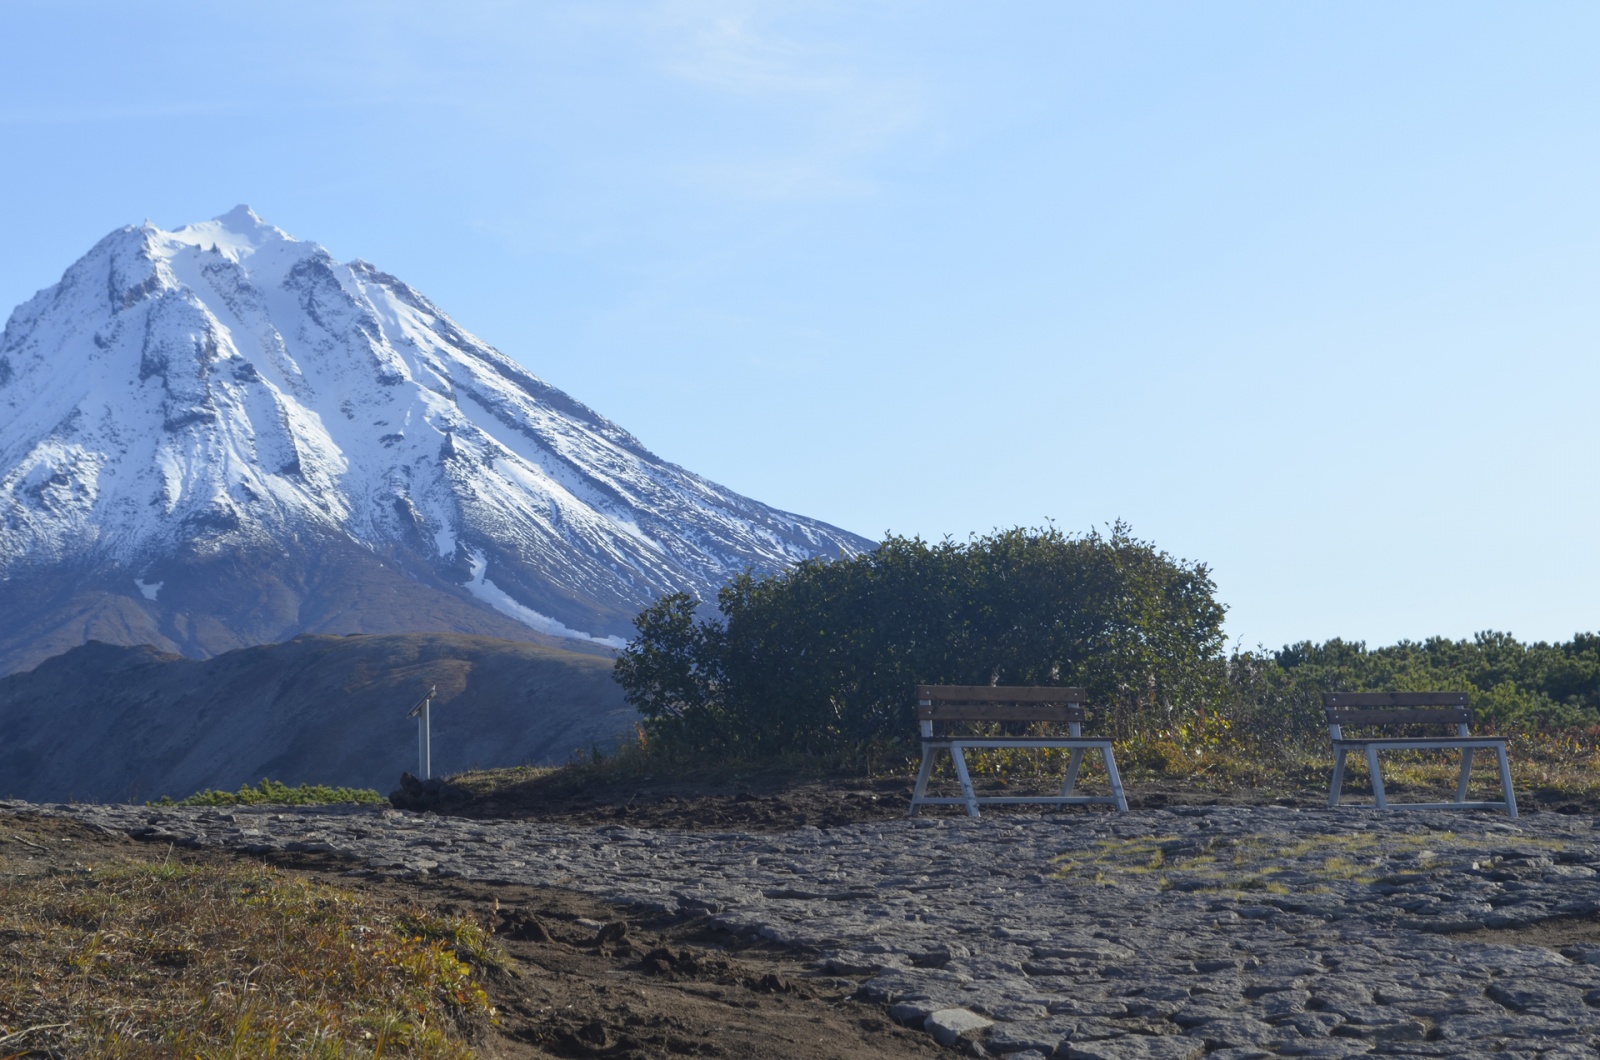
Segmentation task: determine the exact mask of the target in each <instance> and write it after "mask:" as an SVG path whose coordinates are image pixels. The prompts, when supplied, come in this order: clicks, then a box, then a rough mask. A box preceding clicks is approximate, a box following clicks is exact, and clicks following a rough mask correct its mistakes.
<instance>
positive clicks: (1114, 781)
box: [1101, 747, 1128, 813]
mask: <svg viewBox="0 0 1600 1060" xmlns="http://www.w3.org/2000/svg"><path fill="white" fill-rule="evenodd" d="M1101 753H1102V754H1103V755H1104V756H1105V760H1106V776H1107V777H1108V778H1110V780H1111V797H1112V798H1113V799H1116V800H1117V812H1118V813H1127V812H1128V800H1127V799H1126V798H1124V797H1123V794H1122V775H1121V774H1119V773H1118V772H1117V760H1116V759H1115V758H1113V757H1112V755H1111V748H1110V747H1106V748H1105V749H1104V750H1103V751H1102V752H1101Z"/></svg>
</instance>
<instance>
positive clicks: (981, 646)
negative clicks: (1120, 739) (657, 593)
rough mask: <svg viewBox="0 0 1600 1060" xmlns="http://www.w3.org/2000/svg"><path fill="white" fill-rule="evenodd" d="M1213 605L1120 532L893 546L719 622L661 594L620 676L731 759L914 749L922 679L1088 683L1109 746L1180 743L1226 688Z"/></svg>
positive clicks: (757, 594)
mask: <svg viewBox="0 0 1600 1060" xmlns="http://www.w3.org/2000/svg"><path fill="white" fill-rule="evenodd" d="M1213 591H1214V586H1213V584H1212V582H1211V577H1210V572H1209V571H1208V570H1207V569H1206V567H1205V566H1204V565H1203V564H1198V563H1189V562H1187V561H1183V560H1175V559H1173V558H1172V557H1171V556H1169V555H1168V554H1166V553H1165V552H1161V551H1159V550H1157V549H1156V548H1155V547H1154V546H1153V545H1151V544H1149V543H1148V542H1144V541H1139V540H1137V539H1135V538H1134V537H1133V536H1132V534H1131V533H1130V532H1129V529H1128V528H1127V527H1126V526H1125V525H1123V524H1121V523H1118V524H1116V525H1115V526H1113V527H1112V528H1111V530H1110V532H1109V533H1108V534H1100V533H1098V532H1091V533H1088V534H1082V535H1068V534H1064V533H1062V532H1061V531H1059V530H1056V529H1055V528H1053V527H1051V528H1046V529H1037V530H1024V529H1020V528H1019V529H1014V530H1006V531H999V532H996V533H994V534H991V535H988V536H985V537H975V538H973V539H972V540H970V541H968V542H967V543H965V544H961V543H955V542H951V541H944V542H941V543H939V544H933V545H930V544H928V543H926V542H924V541H922V540H920V539H916V538H903V537H894V536H890V537H889V538H888V539H887V540H885V541H884V542H883V543H882V544H881V545H880V546H879V547H878V548H877V549H876V550H875V551H873V552H871V553H868V554H865V555H862V556H857V557H854V558H850V559H839V560H833V561H826V560H810V561H807V562H804V563H800V564H798V565H796V566H795V567H793V568H790V569H789V570H788V571H785V572H783V573H781V574H778V575H774V576H771V577H763V578H757V577H755V576H754V575H751V574H748V573H747V574H745V575H742V576H740V577H738V578H736V579H734V581H733V582H732V583H731V584H729V585H728V586H727V587H726V588H724V589H723V590H722V592H721V593H719V594H718V598H717V608H718V611H719V612H720V617H702V616H701V614H700V611H701V606H700V603H699V601H696V600H694V599H693V598H691V597H689V596H687V595H685V594H681V593H680V594H676V595H672V596H666V597H662V598H661V599H660V600H657V601H656V603H655V604H653V605H652V606H651V607H649V608H647V609H646V610H645V611H643V612H642V613H641V614H640V615H639V617H638V618H637V619H636V620H635V624H636V626H637V628H638V630H639V635H638V637H636V638H635V639H634V641H633V642H632V643H630V644H629V645H628V647H627V648H626V649H625V650H624V651H623V653H622V656H621V658H620V659H619V660H618V662H617V668H616V675H617V680H618V681H619V682H620V683H621V684H622V686H623V689H624V691H625V694H626V697H627V699H628V702H629V703H631V704H632V705H633V706H634V707H636V708H637V709H638V710H639V711H640V713H641V714H643V715H644V717H645V719H646V727H647V730H648V732H649V735H650V736H651V738H652V739H654V740H657V741H658V742H661V743H663V744H667V745H671V746H673V747H675V748H679V749H690V750H694V751H697V752H702V753H709V754H713V755H718V756H723V757H729V756H744V757H750V758H770V757H774V756H779V755H793V754H811V755H828V754H836V753H838V752H839V751H841V750H852V749H857V748H862V747H881V746H884V745H899V746H905V745H908V744H909V743H913V742H914V741H915V733H916V725H915V719H914V715H913V705H912V686H913V685H914V684H915V683H917V682H924V683H930V684H973V685H987V684H1022V685H1027V684H1038V685H1068V686H1072V685H1076V686H1082V687H1084V688H1086V689H1087V690H1088V692H1089V696H1090V699H1091V703H1092V704H1093V706H1094V708H1095V709H1096V710H1098V711H1099V714H1100V716H1099V717H1097V718H1096V719H1095V722H1094V724H1095V725H1096V728H1097V731H1109V732H1110V733H1112V734H1113V735H1116V736H1125V735H1127V734H1129V733H1131V732H1133V731H1135V730H1137V729H1162V730H1174V731H1176V730H1179V729H1181V728H1184V727H1186V726H1187V727H1190V728H1193V727H1194V723H1195V721H1196V719H1197V718H1202V719H1203V718H1204V717H1205V716H1206V712H1207V710H1208V709H1209V710H1210V711H1212V712H1213V713H1214V712H1215V710H1216V708H1217V705H1218V696H1219V695H1220V694H1221V692H1222V691H1223V689H1224V687H1225V682H1224V680H1223V676H1224V675H1223V670H1222V661H1223V660H1222V656H1221V651H1222V633H1221V624H1222V615H1223V608H1222V606H1221V605H1220V604H1218V603H1217V602H1216V601H1215V600H1214V599H1213V597H1212V593H1213Z"/></svg>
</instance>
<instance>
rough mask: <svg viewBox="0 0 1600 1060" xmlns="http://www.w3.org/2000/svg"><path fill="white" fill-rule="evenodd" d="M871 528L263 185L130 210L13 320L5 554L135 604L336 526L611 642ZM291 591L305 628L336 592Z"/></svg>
mask: <svg viewBox="0 0 1600 1060" xmlns="http://www.w3.org/2000/svg"><path fill="white" fill-rule="evenodd" d="M351 546H354V547H351ZM870 547H871V543H870V542H868V541H867V540H865V539H863V538H860V537H857V536H855V535H853V534H849V533H846V532H844V531H841V530H838V529H836V528H834V527H830V526H827V525H826V524H823V523H819V522H816V521H814V520H810V519H805V518H802V517H800V516H795V515H790V514H787V513H784V512H779V511H776V510H773V509H771V508H768V507H766V506H764V505H762V504H759V503H757V502H755V501H752V500H749V499H748V498H745V497H742V496H739V495H738V494H735V493H733V492H731V491H729V490H726V489H723V488H722V487H720V486H717V485H716V484H714V483H711V482H708V481H706V480H705V479H703V478H701V477H699V476H697V475H694V474H692V473H690V472H688V471H685V470H684V469H682V468H679V467H676V466H675V465H672V464H668V463H666V462H664V461H662V460H660V459H658V458H657V457H655V456H654V455H652V454H651V453H650V452H649V451H647V450H646V449H645V448H644V447H643V446H642V445H640V443H639V442H638V440H636V439H635V438H634V437H633V436H632V435H630V434H629V433H628V432H627V431H625V430H623V429H622V428H620V427H618V426H617V425H616V424H614V423H612V422H610V421H609V420H607V419H606V418H604V417H603V416H600V415H599V414H597V413H595V412H594V411H592V410H590V409H589V408H587V407H585V406H584V405H582V404H580V403H579V402H577V401H575V400H573V399H572V398H570V397H568V396H567V395H566V394H564V393H562V392H561V391H559V390H557V389H555V388H554V387H551V386H550V385H548V384H547V383H545V382H543V381H542V380H540V379H538V378H537V377H535V376H533V375H532V374H530V373H529V372H527V371H526V370H525V369H523V368H522V367H521V366H519V365H518V364H517V363H516V362H514V361H512V360H511V359H509V358H508V357H506V356H504V355H503V354H501V353H499V352H498V351H496V350H494V349H492V348H490V347H489V346H487V345H485V344H484V343H483V342H481V341H479V340H478V339H477V338H475V337H473V336H472V335H471V334H470V333H468V332H467V331H465V330H464V329H462V328H461V327H460V326H458V325H457V324H456V323H455V322H454V321H452V320H451V319H450V318H449V317H448V316H446V315H445V314H444V313H443V312H442V311H441V310H440V309H438V308H437V307H436V306H434V305H433V304H432V303H431V302H429V301H428V300H427V299H426V298H424V297H423V296H422V295H421V294H419V293H418V292H416V291H414V290H412V289H411V288H410V287H408V286H406V285H405V284H404V283H402V282H400V281H399V280H397V279H395V278H394V277H393V276H390V275H388V274H386V273H383V272H380V271H379V270H377V269H376V268H374V267H372V266H371V265H368V264H367V263H365V262H362V261H355V262H351V263H349V264H342V263H340V262H338V261H335V260H334V259H333V258H332V257H331V256H330V255H329V254H328V252H327V251H326V250H324V249H323V248H322V247H320V246H318V245H317V244H315V243H308V242H301V241H299V240H296V239H295V238H293V237H292V236H290V235H288V234H287V233H285V232H283V231H281V230H279V229H277V228H274V227H272V226H271V225H269V224H267V223H265V222H263V221H262V220H261V219H260V218H258V217H257V216H256V215H255V214H254V213H253V212H252V211H251V210H250V209H249V208H248V207H244V206H240V207H237V208H235V209H234V210H232V211H230V212H229V213H227V214H224V215H223V216H221V217H218V218H216V219H215V220H212V221H207V222H204V223H201V224H194V225H188V226H186V227H183V228H179V229H176V230H175V231H163V230H162V229H159V228H156V227H155V226H153V225H150V224H148V223H147V224H145V225H143V226H140V227H128V228H124V229H121V230H119V231H116V232H113V233H112V234H110V235H109V236H107V237H106V238H105V239H103V240H101V241H100V243H99V244H98V245H96V246H95V247H94V248H93V249H92V250H91V251H90V252H89V253H88V254H86V255H85V256H84V257H83V258H82V259H81V260H79V261H78V262H77V263H76V264H74V265H73V266H72V267H71V268H69V269H68V270H67V272H66V274H65V275H64V276H63V277H62V279H61V281H60V282H59V283H58V284H56V285H55V286H53V287H50V288H47V289H45V290H43V291H41V292H39V294H37V295H36V296H35V297H34V298H33V299H31V300H30V301H28V302H26V303H25V304H23V305H22V306H20V307H18V308H17V310H16V311H15V312H14V313H13V314H12V316H11V319H10V321H9V322H8V323H7V324H6V328H5V332H4V335H3V337H0V579H3V580H6V581H8V582H11V583H13V584H17V585H20V584H22V583H23V582H24V581H26V580H27V579H30V578H34V579H37V578H39V577H45V578H48V577H50V576H52V575H59V574H60V572H62V571H74V572H79V574H78V575H77V576H79V577H87V574H86V573H84V572H94V577H95V578H98V579H100V581H98V582H97V583H96V584H97V585H100V586H101V590H100V591H102V592H104V593H110V594H112V595H114V596H117V597H118V599H117V606H118V607H119V608H120V609H121V611H120V612H119V614H121V615H122V616H123V618H121V619H119V621H125V620H126V621H132V622H133V624H135V625H137V624H138V616H137V614H136V613H134V611H131V610H130V608H133V609H137V608H143V609H144V610H145V611H146V612H149V613H150V614H151V616H152V617H151V621H152V622H154V623H156V624H157V625H161V624H163V623H165V625H166V626H168V627H172V628H173V629H179V628H180V627H181V628H182V629H189V628H191V627H192V626H193V622H192V621H190V620H191V619H192V617H193V616H190V617H189V619H184V618H183V617H182V616H175V615H173V614H166V615H164V616H163V615H161V614H158V612H160V610H161V609H162V607H163V606H164V604H163V600H164V598H165V597H166V596H168V595H170V594H171V593H172V592H173V591H174V590H173V589H169V588H165V587H164V586H167V585H169V584H174V585H175V584H179V583H180V582H182V579H183V573H182V570H180V567H181V566H182V565H183V564H187V565H188V568H187V569H189V570H190V571H191V573H192V571H193V570H194V569H197V568H196V567H195V565H196V564H202V565H203V564H204V562H205V561H207V560H208V559H209V560H216V559H217V558H218V557H222V556H227V555H231V554H240V555H243V554H253V555H260V556H265V557H270V561H271V563H272V564H273V565H274V569H275V570H281V569H285V568H286V567H293V566H295V564H296V562H297V558H296V550H311V549H319V550H331V551H330V552H329V554H330V555H332V554H338V555H340V556H348V557H360V556H362V555H367V556H370V557H371V561H372V562H373V563H376V564H379V565H380V566H383V567H384V568H385V570H387V571H390V572H391V573H392V575H393V576H392V577H390V579H389V581H388V582H385V584H386V585H390V589H387V590H385V591H386V592H393V591H396V590H394V589H393V585H398V584H400V583H401V582H402V581H405V580H409V581H411V582H417V583H419V584H420V583H428V584H430V585H432V587H433V589H435V590H438V591H440V592H444V593H446V594H447V595H453V596H454V597H457V598H459V600H458V601H457V602H458V603H459V602H462V601H464V602H465V603H466V604H469V605H470V606H471V607H473V608H477V609H480V610H481V609H484V608H493V609H494V610H495V611H497V612H499V616H504V618H509V619H512V620H514V621H515V622H516V623H520V624H521V625H522V626H524V627H526V628H528V629H532V630H536V631H538V632H541V633H544V634H550V635H555V636H560V637H568V638H576V639H588V640H591V641H600V642H603V643H608V644H620V640H619V638H620V637H623V636H626V635H627V634H628V633H629V632H630V625H629V619H630V618H631V616H632V615H633V614H634V613H635V612H636V611H637V610H638V608H639V607H641V606H642V605H643V604H645V603H647V602H648V601H649V600H651V599H652V598H654V597H655V596H656V595H658V594H660V593H662V592H664V591H670V590H677V589H686V590H689V591H692V592H695V593H697V594H699V595H701V596H703V597H709V596H711V595H712V594H714V592H715V591H716V589H717V587H718V586H720V585H721V584H723V583H724V582H725V581H726V580H727V578H728V577H729V576H730V575H731V574H733V573H735V572H737V571H740V570H743V569H745V568H746V567H754V568H756V569H757V570H763V571H770V570H776V569H779V568H781V567H783V566H784V565H786V564H790V563H793V562H795V561H797V560H801V559H804V558H806V557H810V556H817V555H826V556H832V555H837V554H839V553H841V552H843V553H846V554H853V553H855V552H858V551H860V550H862V549H865V548H870ZM350 562H356V560H354V559H352V560H350ZM175 579H176V580H175ZM289 580H291V581H292V580H293V579H292V578H290V579H289ZM319 584H320V583H319ZM56 591H57V590H56V589H54V588H52V589H50V590H48V591H46V590H44V589H41V590H39V591H38V593H36V594H35V595H36V596H37V597H38V599H39V600H46V598H49V599H54V597H51V596H50V593H52V592H56ZM305 592H306V593H307V594H310V595H314V594H315V587H314V586H313V587H312V588H310V589H306V590H305ZM351 592H352V593H354V592H355V590H351ZM355 595H356V596H359V595H360V594H359V593H355ZM124 598H125V599H124ZM39 606H40V607H45V606H46V605H45V604H43V603H41V604H40V605H39ZM283 606H284V607H286V608H289V610H290V611H294V612H295V614H289V612H288V611H286V612H285V614H286V616H287V617H285V618H284V620H283V622H282V623H280V625H282V626H283V630H282V631H283V632H287V633H293V632H299V631H301V630H299V629H297V628H295V625H296V615H298V614H303V613H305V612H306V610H307V608H311V609H313V610H315V609H316V607H317V606H321V607H322V610H323V611H326V610H327V607H326V605H325V604H324V605H317V604H316V601H314V600H310V599H298V598H297V599H296V600H295V601H293V603H292V606H291V605H290V604H285V605H283ZM349 606H351V607H354V608H368V609H369V610H370V609H371V608H372V607H373V606H375V605H374V604H373V602H372V601H366V600H352V601H351V602H350V605H349ZM384 606H392V605H384ZM129 614H132V615H133V619H131V620H130V619H127V615H129ZM324 617H325V618H326V616H324ZM499 620H501V619H499V618H497V619H496V621H499ZM74 621H76V620H74ZM184 621H190V626H184V625H183V622H184ZM218 621H220V622H222V623H223V624H224V625H226V624H227V622H228V621H229V620H228V619H225V618H220V619H218ZM174 623H176V625H174ZM301 625H306V623H301ZM334 625H336V623H334ZM274 628H276V627H274ZM322 628H332V625H330V624H329V623H328V622H326V621H325V622H324V625H323V627H322ZM470 631H471V632H485V631H491V632H492V631H493V630H483V629H474V630H470ZM171 639H172V641H173V642H174V643H178V644H179V645H180V646H183V637H182V636H179V635H178V634H177V633H173V635H172V637H171ZM235 639H236V640H242V641H244V642H249V640H250V637H249V635H246V634H243V633H240V634H239V635H238V636H236V637H235ZM219 643H221V642H219ZM191 649H192V646H190V647H188V648H186V650H191ZM201 653H204V650H203V648H202V649H201Z"/></svg>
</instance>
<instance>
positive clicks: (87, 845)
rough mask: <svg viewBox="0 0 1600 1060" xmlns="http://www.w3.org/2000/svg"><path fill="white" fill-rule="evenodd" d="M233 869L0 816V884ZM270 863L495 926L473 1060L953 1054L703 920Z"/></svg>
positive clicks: (849, 989) (864, 1058)
mask: <svg viewBox="0 0 1600 1060" xmlns="http://www.w3.org/2000/svg"><path fill="white" fill-rule="evenodd" d="M230 856H234V855H229V854H226V853H221V852H216V851H203V850H200V851H197V850H184V849H181V848H180V849H173V848H172V847H170V846H169V845H168V844H166V843H159V844H150V843H140V842H138V841H136V840H133V839H130V838H128V837H126V836H121V835H116V834H108V833H105V832H102V831H99V830H97V829H93V828H89V827H87V826H85V825H82V824H79V823H78V822H75V821H71V820H66V819H62V818H55V817H47V816H41V815H35V814H30V813H21V814H13V813H3V814H0V870H3V871H5V872H8V873H26V874H33V873H40V874H47V873H60V872H72V871H74V870H78V871H81V866H83V865H92V864H102V863H105V862H108V861H115V860H124V861H127V860H149V861H161V860H163V859H167V858H172V859H183V860H201V859H206V858H225V857H230ZM241 856H242V855H241ZM269 860H271V861H272V863H273V864H275V865H277V866H278V867H279V868H282V869H284V870H285V871H289V872H294V873H300V874H304V875H307V876H310V877H313V878H315V879H317V880H319V881H321V882H324V883H328V884H331V885H333V886H338V887H343V888H346V889H349V890H356V891H360V892H362V893H365V894H375V895H377V896H378V897H380V898H381V899H384V900H387V901H391V902H393V903H395V904H396V905H400V906H404V907H407V908H414V907H417V906H421V907H423V908H427V909H432V910H435V911H438V912H441V913H446V914H470V915H472V916H474V917H476V918H477V919H478V920H479V921H480V922H482V923H484V924H487V925H490V926H492V927H493V928H494V929H495V935H496V938H497V940H498V941H499V942H500V943H501V944H502V945H503V947H504V948H505V950H506V951H507V952H508V953H509V954H510V956H511V958H512V970H511V971H510V972H509V973H508V972H503V971H499V970H497V969H494V968H489V969H486V970H484V971H483V974H482V976H481V981H482V983H483V986H484V988H485V990H486V991H487V992H488V994H489V997H490V1000H491V1001H492V1002H493V1004H494V1005H495V1007H496V1008H497V1009H498V1010H499V1023H498V1026H494V1027H491V1028H489V1029H488V1030H487V1031H485V1032H484V1033H485V1037H484V1038H483V1039H481V1040H479V1041H477V1042H475V1043H474V1048H475V1050H476V1051H477V1052H478V1054H479V1055H482V1056H485V1057H496V1058H499V1057H504V1058H535V1057H606V1058H612V1060H644V1058H663V1057H739V1058H744V1057H784V1058H794V1060H824V1058H838V1060H869V1058H877V1057H886V1058H891V1060H893V1058H910V1057H925V1058H926V1057H937V1056H950V1055H956V1054H953V1053H951V1052H950V1051H948V1050H945V1049H943V1048H941V1047H940V1046H938V1045H937V1044H936V1043H935V1042H934V1041H933V1040H932V1039H931V1038H929V1037H928V1036H927V1035H926V1034H923V1033H922V1032H921V1031H919V1030H912V1029H908V1028H904V1027H900V1026H898V1025H896V1024H895V1023H894V1022H893V1021H891V1020H890V1019H889V1018H888V1015H887V1013H886V1012H885V1011H884V1009H883V1008H882V1006H879V1005H875V1004H866V1003H863V1002H858V1001H855V1000H853V999H852V996H851V995H852V993H853V991H854V989H855V984H854V983H853V982H851V981H849V980H844V979H838V978H834V977H832V976H827V975H821V974H819V973H817V972H816V971H815V970H814V969H812V968H811V967H810V966H809V963H808V959H809V957H810V955H808V954H805V953H797V952H794V951H791V950H785V949H778V948H773V947H768V946H757V945H752V944H750V943H748V942H747V941H745V940H741V939H738V938H731V937H728V936H726V935H725V934H722V933H719V932H717V931H715V930H713V929H712V928H710V927H709V926H708V925H707V923H706V921H705V920H704V919H703V918H691V919H677V918H674V919H661V918H654V919H652V918H648V917H642V916H639V915H636V914H632V913H628V912H623V911H619V910H617V909H613V908H611V907H610V906H607V905H605V904H604V903H601V902H599V901H596V900H594V899H591V898H588V897H586V896H583V895H579V894H575V893H572V892H570V891H564V890H560V889H558V888H550V887H533V886H519V885H503V884H493V885H491V884H478V883H472V882H468V881H461V880H366V879H355V878H349V877H345V876H343V875H342V874H343V873H345V872H347V871H348V870H349V869H350V867H351V866H350V865H349V864H348V863H346V862H343V861H341V860H339V859H337V858H332V857H328V856H325V855H305V854H299V855H285V856H282V857H276V858H272V859H269ZM22 1055H31V1054H27V1053H24V1054H22ZM37 1055H46V1054H43V1053H40V1054H37Z"/></svg>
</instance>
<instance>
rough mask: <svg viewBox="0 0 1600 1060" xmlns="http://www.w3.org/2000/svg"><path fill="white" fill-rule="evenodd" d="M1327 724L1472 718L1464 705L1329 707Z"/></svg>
mask: <svg viewBox="0 0 1600 1060" xmlns="http://www.w3.org/2000/svg"><path fill="white" fill-rule="evenodd" d="M1327 714H1328V722H1329V724H1334V725H1462V724H1465V723H1466V722H1469V721H1471V720H1472V716H1471V715H1470V714H1469V713H1467V708H1465V707H1446V708H1444V709H1440V710H1422V709H1416V708H1414V709H1411V710H1366V709H1358V708H1354V707H1330V708H1328V711H1327Z"/></svg>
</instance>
